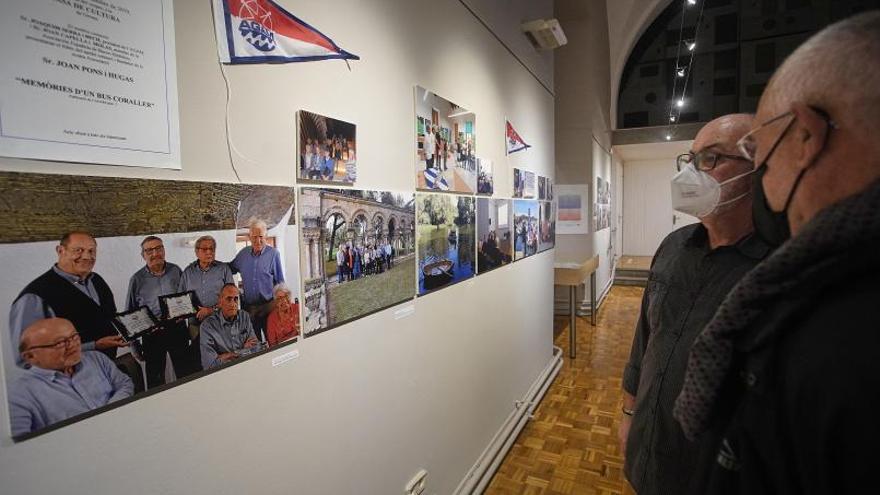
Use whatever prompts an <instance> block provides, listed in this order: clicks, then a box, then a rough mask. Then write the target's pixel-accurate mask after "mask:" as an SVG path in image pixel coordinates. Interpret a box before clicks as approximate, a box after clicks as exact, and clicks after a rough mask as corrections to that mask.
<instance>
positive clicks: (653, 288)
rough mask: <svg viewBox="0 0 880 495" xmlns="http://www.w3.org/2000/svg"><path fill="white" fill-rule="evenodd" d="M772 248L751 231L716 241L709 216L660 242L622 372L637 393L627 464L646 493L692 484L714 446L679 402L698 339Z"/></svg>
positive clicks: (628, 471)
mask: <svg viewBox="0 0 880 495" xmlns="http://www.w3.org/2000/svg"><path fill="white" fill-rule="evenodd" d="M768 251H769V250H768V248H767V246H766V245H765V244H763V243H762V242H761V241H760V240H758V239H757V238H756V237H754V236H751V235H750V236H748V237H746V238H744V239H742V240H741V241H739V242H738V243H737V244H735V245H733V246H722V247H718V248H716V249H710V248H709V239H708V232H707V230H706V228H705V227H704V226H703V225H702V224H694V225H688V226H685V227H682V228H680V229H678V230H676V231H675V232H673V233H671V234H669V236H667V237H666V239H664V240H663V242H662V243H661V244H660V247H659V248H658V249H657V253H656V254H655V255H654V260H653V262H652V264H651V273H650V276H649V278H648V285H647V288H646V289H645V294H644V297H643V298H642V307H641V314H640V315H639V321H638V324H637V325H636V331H635V336H634V338H633V345H632V351H631V352H630V359H629V363H628V364H627V366H626V370H625V371H624V376H623V389H624V390H625V391H626V392H627V393H629V394H630V395H632V396H634V397H635V398H636V402H635V411H636V412H635V414H634V415H633V418H632V425H631V427H630V431H629V438H628V441H627V449H626V450H627V454H626V462H625V466H624V471H625V473H626V476H627V478H628V479H629V481H630V483H631V484H632V485H633V487H634V488H635V489H636V491H637V492H638V493H639V495H650V494H676V495H678V494H681V493H684V492H686V491H687V487H688V485H689V483H690V481H691V473H692V472H693V467H694V465H695V464H696V462H697V459H699V456H700V455H706V452H710V451H711V450H710V449H711V447H713V446H714V445H713V444H709V443H707V444H706V445H697V444H693V443H691V442H688V441H687V439H686V438H685V437H684V434H683V433H682V431H681V427H680V426H679V425H678V423H677V422H676V421H675V419H674V418H673V417H672V408H673V405H674V403H675V399H676V397H677V396H678V393H679V391H680V390H681V386H682V383H683V380H684V374H685V370H686V368H687V360H688V355H689V352H690V348H691V344H692V343H693V341H694V339H695V338H696V336H697V335H698V334H699V333H700V332H701V331H702V330H703V328H704V327H705V326H706V324H707V323H708V322H709V321H710V320H711V319H712V316H713V315H714V314H715V310H716V309H718V306H719V305H720V304H721V302H722V301H723V300H724V297H725V296H726V295H727V293H728V292H729V291H730V289H731V288H733V286H734V285H736V283H737V282H738V281H739V280H740V278H742V276H743V275H745V274H746V272H748V271H749V270H751V269H752V268H753V267H754V266H755V265H756V264H758V262H760V261H761V259H763V258H764V257H765V256H766V255H767V253H768Z"/></svg>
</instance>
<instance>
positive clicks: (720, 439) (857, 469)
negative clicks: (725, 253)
mask: <svg viewBox="0 0 880 495" xmlns="http://www.w3.org/2000/svg"><path fill="white" fill-rule="evenodd" d="M878 61H880V12H877V11H874V12H871V13H866V14H862V15H859V16H856V17H853V18H850V19H847V20H845V21H842V22H840V23H837V24H834V25H832V26H830V27H828V28H826V29H824V30H823V31H821V32H820V33H818V34H817V35H815V36H814V37H813V38H811V39H810V40H808V41H807V42H806V43H805V44H804V45H802V46H801V47H799V48H798V49H797V50H796V51H795V52H794V53H793V54H792V55H791V56H790V57H789V58H788V59H787V60H786V61H785V63H784V64H783V65H782V67H780V68H779V70H778V71H777V73H776V74H775V75H774V76H773V79H772V80H771V81H770V83H769V84H768V86H767V89H766V91H765V93H764V95H763V96H762V98H761V102H760V105H759V107H758V114H757V117H756V119H755V122H756V124H757V125H756V126H755V127H754V128H753V129H752V131H751V132H750V133H749V134H748V135H746V136H745V137H744V138H742V139H741V140H740V146H741V148H742V149H743V152H744V153H745V154H746V155H749V156H751V157H753V159H754V161H755V163H756V164H758V165H759V166H758V172H759V174H760V177H761V181H760V183H759V184H760V190H759V191H758V194H756V201H755V205H754V206H755V208H754V215H755V225H756V230H757V231H758V232H759V233H760V234H761V235H762V236H763V237H764V238H766V239H768V240H771V241H776V242H781V243H782V245H781V247H780V248H779V249H778V250H776V252H774V253H773V255H771V256H770V257H768V258H767V259H766V260H765V261H763V262H762V263H761V264H760V265H758V266H757V267H755V269H754V270H752V271H751V272H750V273H749V274H747V275H746V276H745V277H744V278H743V279H742V280H741V281H740V283H739V284H737V286H736V287H735V288H734V289H733V291H731V293H730V295H729V296H728V297H727V299H726V300H725V302H724V303H723V304H722V306H721V307H720V308H719V310H718V312H717V313H716V315H715V317H714V318H713V320H712V322H711V323H710V324H709V325H708V326H707V327H706V329H705V330H704V331H703V333H702V334H701V335H700V336H699V337H698V338H697V340H696V341H695V342H694V345H693V347H692V350H691V355H690V358H689V361H688V371H687V375H686V378H685V384H684V387H683V389H682V392H681V395H680V396H679V397H678V399H677V401H676V405H675V417H676V419H678V420H679V422H680V424H681V426H682V429H683V431H684V433H685V434H686V435H687V436H688V437H689V438H701V439H704V441H714V442H715V443H716V444H717V447H716V448H715V449H714V450H715V452H714V453H713V454H712V455H710V456H707V457H706V458H705V459H704V461H705V465H703V466H701V469H699V470H698V471H699V475H698V477H699V478H701V480H702V483H701V486H700V487H699V488H698V490H696V491H695V493H700V494H706V493H742V494H764V493H773V494H789V493H791V494H803V493H823V494H824V493H835V494H845V493H863V492H864V490H866V489H867V490H869V491H870V490H871V489H870V488H866V487H870V486H875V485H876V477H877V473H878V472H880V456H878V455H877V453H876V445H877V444H878V443H880V428H878V427H877V419H876V411H877V406H878V405H880V360H878V358H877V353H878V351H877V349H878V348H880V331H878V330H880V324H878V319H877V317H876V315H875V313H876V307H877V303H878V302H880V288H878V285H877V283H876V280H877V278H878V276H880V257H878V254H880V249H878V248H880V141H878V140H877V139H876V136H875V133H876V130H877V129H878V128H880V97H878V88H880V63H878Z"/></svg>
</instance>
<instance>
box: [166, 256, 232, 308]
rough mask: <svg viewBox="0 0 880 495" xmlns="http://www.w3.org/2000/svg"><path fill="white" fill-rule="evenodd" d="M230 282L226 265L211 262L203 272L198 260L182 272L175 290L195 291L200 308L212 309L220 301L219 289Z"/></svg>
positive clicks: (229, 274)
mask: <svg viewBox="0 0 880 495" xmlns="http://www.w3.org/2000/svg"><path fill="white" fill-rule="evenodd" d="M232 282H233V280H232V270H231V269H230V268H229V265H228V264H227V263H223V262H220V261H213V262H211V264H210V265H208V269H207V270H203V269H202V267H201V265H199V260H195V261H193V262H192V263H190V264H189V265H187V266H186V268H185V269H184V270H183V275H181V277H180V286H179V287H178V288H177V290H178V291H179V292H184V291H189V290H192V291H195V293H196V297H198V299H199V304H200V305H201V306H204V307H206V308H213V307H215V306H217V302H218V301H219V300H220V289H222V288H223V286H224V285H226V284H231V283H232Z"/></svg>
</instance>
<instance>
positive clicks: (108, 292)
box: [3, 218, 300, 437]
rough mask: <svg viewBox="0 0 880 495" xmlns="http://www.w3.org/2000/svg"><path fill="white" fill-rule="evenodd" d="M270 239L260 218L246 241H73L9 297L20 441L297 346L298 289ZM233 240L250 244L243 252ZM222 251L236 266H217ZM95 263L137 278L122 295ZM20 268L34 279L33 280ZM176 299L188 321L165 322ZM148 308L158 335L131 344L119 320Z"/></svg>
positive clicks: (13, 403) (85, 237)
mask: <svg viewBox="0 0 880 495" xmlns="http://www.w3.org/2000/svg"><path fill="white" fill-rule="evenodd" d="M277 227H278V229H279V230H284V229H285V228H286V227H287V226H286V225H279V226H277ZM268 230H269V227H268V225H267V224H266V222H265V221H264V220H261V219H257V218H254V219H251V220H250V222H248V225H247V228H246V231H245V229H241V231H240V232H239V231H233V232H228V231H227V232H222V231H220V232H215V233H214V235H211V234H207V233H203V234H202V235H197V234H193V233H188V234H158V235H148V236H144V237H133V236H128V237H115V238H100V239H96V238H95V237H94V236H93V235H92V234H91V233H90V232H88V231H84V230H74V231H70V232H67V233H65V234H64V235H63V236H62V237H61V239H60V240H59V241H57V244H55V245H54V251H55V253H54V254H55V256H54V259H55V263H53V264H52V265H51V266H50V267H49V268H48V270H46V271H45V272H43V273H42V274H40V275H38V276H36V277H35V278H33V279H32V281H31V282H29V283H27V284H26V285H25V286H24V287H23V288H21V287H19V288H17V289H10V290H17V291H20V292H18V295H17V296H14V299H12V304H11V308H10V311H9V328H8V333H7V338H4V339H3V348H4V352H3V358H4V362H5V363H6V366H5V370H6V379H7V390H8V402H9V412H10V418H11V427H12V435H13V437H18V436H21V435H25V434H29V433H31V432H35V431H39V430H41V429H43V428H46V427H48V426H51V425H52V424H54V423H57V422H59V421H63V420H65V419H68V418H71V417H74V416H78V415H80V414H83V413H87V412H89V411H91V410H93V409H96V408H100V407H102V406H105V405H107V404H109V403H111V402H115V401H118V400H120V399H124V398H127V397H130V396H132V395H135V394H137V393H140V392H143V391H145V390H148V389H152V388H155V387H159V386H161V385H164V384H166V383H168V382H172V381H176V380H180V379H182V378H185V377H189V376H191V375H193V374H195V373H198V372H200V371H202V370H210V369H212V368H216V367H219V366H221V365H223V364H225V363H230V362H234V361H235V360H237V359H238V358H240V357H242V356H245V355H248V354H252V353H254V352H257V351H259V350H262V349H265V348H268V347H271V346H275V345H278V344H280V343H281V342H283V341H285V340H290V339H294V338H296V337H297V335H299V326H300V325H299V309H298V300H297V297H296V292H295V291H294V290H293V289H291V288H290V287H297V285H296V281H295V280H294V281H292V282H293V284H292V285H291V286H288V285H287V284H286V277H285V271H284V269H283V267H282V256H281V253H280V252H279V250H278V249H276V248H275V247H273V246H272V244H273V243H274V238H270V236H269V234H268ZM236 234H239V236H240V237H246V240H243V242H238V243H236ZM187 239H189V241H190V242H189V243H187V242H185V241H186V240H187ZM218 243H221V244H222V245H218ZM36 244H37V245H39V246H40V248H41V249H44V250H45V249H47V248H48V245H50V243H49V242H41V243H36ZM33 245H34V244H33V243H23V244H19V245H11V246H5V247H4V248H5V249H7V250H15V251H19V250H27V249H33ZM239 246H241V247H240V248H239ZM99 247H100V248H101V249H100V250H99ZM236 249H237V252H235V250H236ZM169 251H173V252H174V255H175V259H174V261H177V262H178V263H180V264H176V263H174V262H173V261H172V260H171V259H170V258H171V257H170V256H168V254H169ZM218 251H222V252H223V253H224V254H226V255H229V256H230V258H227V259H228V261H221V260H220V259H218V258H219V257H218V256H217V253H218ZM132 252H137V253H138V258H139V259H140V266H137V265H136V264H135V263H136V262H134V257H133V256H132V254H133V253H132ZM186 252H189V253H190V254H189V255H188V256H185V255H184V254H183V253H186ZM99 253H100V254H101V258H105V259H106V260H107V261H106V262H105V263H104V264H103V266H104V267H108V268H109V267H113V268H114V269H118V268H120V267H124V266H129V267H131V269H132V270H133V273H132V272H128V283H127V290H126V292H124V293H123V292H121V290H123V287H120V285H123V284H120V282H121V279H122V277H123V276H124V275H122V274H120V273H116V272H114V271H113V270H110V273H109V276H108V277H107V278H106V279H105V277H102V275H101V274H99V273H97V272H96V271H95V270H94V269H95V266H96V263H97V262H98V260H99ZM105 253H106V254H105ZM232 253H234V256H233V255H232ZM44 254H48V253H44ZM45 258H46V256H42V257H41V259H45ZM24 265H25V266H23V267H22V269H23V270H28V271H29V272H30V273H32V274H33V273H34V269H36V268H37V267H34V266H27V265H28V264H27V263H25V264H24ZM44 266H45V265H44ZM292 275H295V274H292ZM31 276H33V275H31ZM108 280H110V282H108ZM121 294H125V297H124V299H123V298H121V297H118V296H120V295H121ZM180 294H184V295H186V297H187V299H186V300H189V301H192V311H191V312H190V315H189V316H188V317H177V318H169V317H167V315H168V310H167V307H166V308H163V307H162V304H160V301H161V300H162V299H163V298H165V297H168V296H170V295H180ZM117 301H119V302H121V303H122V304H121V305H117ZM144 307H145V308H146V309H147V311H149V313H150V314H151V315H152V318H155V321H157V322H158V324H157V325H155V327H154V328H152V329H150V330H149V331H147V332H145V333H143V334H141V335H140V336H139V337H138V338H135V339H131V338H130V337H129V335H130V333H129V332H128V331H127V330H126V328H125V325H124V323H122V321H123V319H122V318H120V315H122V314H125V313H127V312H130V311H134V310H137V309H139V308H141V310H143V308H144ZM168 364H170V367H168Z"/></svg>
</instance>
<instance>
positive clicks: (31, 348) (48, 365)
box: [18, 318, 81, 370]
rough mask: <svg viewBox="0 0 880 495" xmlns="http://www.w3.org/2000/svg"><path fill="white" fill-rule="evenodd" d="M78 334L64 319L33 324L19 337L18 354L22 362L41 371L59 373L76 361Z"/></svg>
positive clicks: (78, 344) (53, 319) (77, 361)
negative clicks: (41, 369)
mask: <svg viewBox="0 0 880 495" xmlns="http://www.w3.org/2000/svg"><path fill="white" fill-rule="evenodd" d="M78 337H79V334H78V333H77V331H76V328H74V326H73V323H71V322H70V321H69V320H65V319H64V318H46V319H43V320H37V321H35V322H33V323H31V325H30V326H29V327H27V328H26V329H25V330H24V332H22V333H21V341H20V342H19V345H18V350H19V352H20V353H21V356H22V358H23V359H24V361H25V362H27V363H28V364H30V365H31V366H36V367H38V368H43V369H51V370H63V369H65V368H69V367H70V366H73V365H75V364H77V363H79V361H80V357H81V355H80V352H81V346H80V341H79V338H78Z"/></svg>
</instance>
